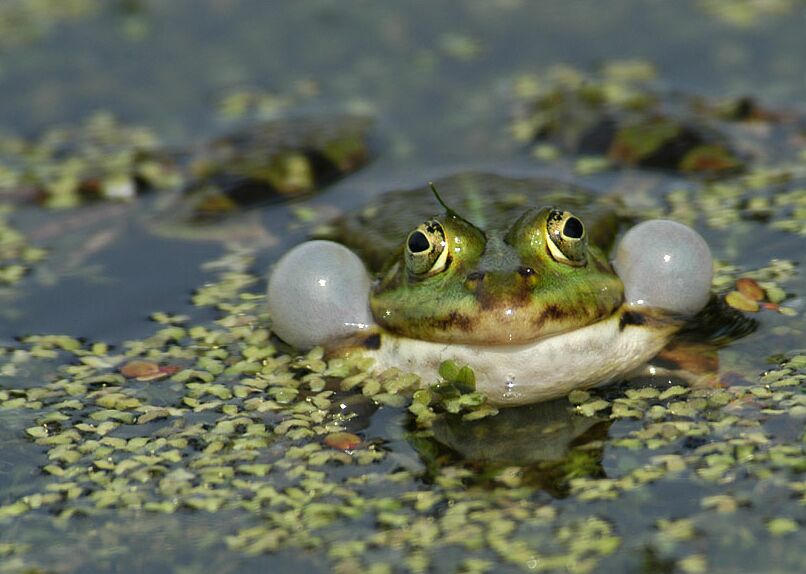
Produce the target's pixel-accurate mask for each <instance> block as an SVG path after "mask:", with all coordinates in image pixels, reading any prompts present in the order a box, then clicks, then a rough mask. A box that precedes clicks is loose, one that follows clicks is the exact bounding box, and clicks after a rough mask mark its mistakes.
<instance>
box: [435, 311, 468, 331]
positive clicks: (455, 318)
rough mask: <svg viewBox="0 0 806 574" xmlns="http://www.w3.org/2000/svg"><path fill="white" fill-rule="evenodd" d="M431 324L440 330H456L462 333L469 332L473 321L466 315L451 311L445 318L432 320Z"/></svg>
mask: <svg viewBox="0 0 806 574" xmlns="http://www.w3.org/2000/svg"><path fill="white" fill-rule="evenodd" d="M431 324H432V326H433V327H436V328H437V329H440V330H447V329H450V328H456V329H460V330H462V331H470V330H471V329H472V328H473V320H472V319H470V318H469V317H468V316H467V315H462V314H460V313H457V312H456V311H451V313H450V314H449V315H448V316H447V317H445V318H434V320H433V322H432V323H431Z"/></svg>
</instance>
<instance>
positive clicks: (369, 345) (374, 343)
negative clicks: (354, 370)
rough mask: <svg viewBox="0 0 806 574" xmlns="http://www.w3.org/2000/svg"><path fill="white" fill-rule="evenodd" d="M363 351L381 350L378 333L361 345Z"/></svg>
mask: <svg viewBox="0 0 806 574" xmlns="http://www.w3.org/2000/svg"><path fill="white" fill-rule="evenodd" d="M361 344H362V345H363V346H364V348H365V349H370V350H373V351H375V350H378V349H380V348H381V336H380V335H379V334H378V333H375V334H374V335H370V336H369V337H367V338H366V339H364V341H363V342H362V343H361Z"/></svg>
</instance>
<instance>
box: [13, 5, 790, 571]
mask: <svg viewBox="0 0 806 574" xmlns="http://www.w3.org/2000/svg"><path fill="white" fill-rule="evenodd" d="M804 25H806V5H804V4H803V3H802V2H800V1H798V0H775V1H768V2H758V1H752V0H743V1H741V2H720V1H718V0H700V1H690V2H657V1H636V0H613V1H611V2H607V3H604V2H597V1H594V0H573V1H568V2H562V3H561V2H526V1H522V0H493V1H491V0H466V1H463V2H458V1H455V2H454V1H439V2H427V3H426V2H412V3H397V4H395V5H389V4H387V3H378V2H370V1H363V0H352V1H334V0H309V1H305V2H299V1H292V0H274V1H272V2H264V1H260V0H177V1H174V2H170V3H169V2H157V1H156V0H154V1H149V0H113V1H105V2H102V1H100V0H9V1H7V2H4V3H2V5H0V82H2V85H3V90H2V93H0V104H2V105H0V303H2V304H1V305H0V572H109V571H120V572H155V571H157V572H161V571H165V572H196V571H210V570H213V569H215V570H216V571H220V572H262V571H265V570H267V569H272V570H273V571H292V570H295V569H297V570H298V569H301V568H302V569H305V570H306V571H337V572H352V571H369V572H378V573H381V572H398V571H401V572H403V571H406V572H408V571H411V572H426V571H439V572H442V571H446V572H453V571H461V572H468V573H470V572H500V571H532V572H583V573H584V572H636V573H638V572H640V573H659V574H660V573H677V572H681V573H687V574H697V573H700V572H709V573H712V572H760V571H764V572H798V571H806V550H804V548H806V535H804V531H803V526H804V524H806V475H805V474H804V473H805V472H806V455H805V454H806V453H804V448H806V434H804V420H806V392H804V390H806V330H804V327H803V314H804V313H806V308H804V293H805V292H806V278H805V277H804V275H803V272H802V269H801V266H802V259H803V253H804V236H806V120H804V118H806V107H804V104H803V102H804V101H806V74H804V71H806V70H804V63H803V54H804V53H806V35H804V34H803V29H804ZM558 85H559V86H563V87H564V88H563V89H566V90H568V91H566V92H563V93H565V94H569V93H576V92H574V90H578V89H580V86H589V85H596V86H599V87H600V89H601V93H599V92H597V94H598V96H601V95H602V94H604V95H605V96H606V97H607V98H611V99H610V100H608V102H609V103H610V105H612V106H613V107H614V108H618V107H619V105H621V106H622V107H621V108H620V109H621V110H622V111H623V110H625V109H629V107H630V106H629V105H626V106H625V105H624V104H625V102H628V101H629V102H633V103H634V102H635V101H636V100H634V99H631V98H632V96H634V95H636V94H638V95H639V96H642V97H643V96H645V95H646V94H652V96H651V97H653V98H658V99H659V100H660V101H661V102H662V105H663V106H664V109H666V108H667V107H668V108H671V109H674V110H676V111H677V112H679V114H680V115H681V116H682V117H683V118H685V119H684V121H685V122H688V123H689V124H692V122H693V125H694V126H695V128H696V129H697V130H699V129H700V127H703V126H701V125H700V123H702V124H707V126H704V127H703V133H705V134H708V135H706V136H703V137H711V136H710V134H711V130H712V129H719V130H724V133H725V134H727V135H726V136H725V138H726V139H727V141H728V143H729V146H732V147H736V148H738V149H739V150H740V153H739V157H741V161H742V169H741V170H726V172H725V173H723V174H714V173H706V174H702V173H693V172H692V171H691V170H689V171H686V170H676V169H675V170H672V169H661V170H658V169H654V167H653V166H649V167H647V166H646V165H642V164H639V163H635V162H633V163H632V165H628V166H626V167H625V166H624V165H620V164H619V161H617V160H618V159H619V158H616V157H614V156H613V155H612V154H611V155H610V156H609V159H608V160H607V161H605V160H603V158H602V157H600V156H597V155H595V154H594V153H591V152H589V151H580V149H579V148H575V147H574V146H573V145H567V146H566V145H565V141H566V140H565V139H564V136H562V135H560V136H557V137H554V138H553V139H552V137H547V138H545V139H542V140H541V139H540V138H539V137H535V136H536V135H539V134H537V131H538V130H536V128H535V125H534V124H533V123H530V122H534V121H535V119H534V117H530V116H529V115H528V113H529V110H533V109H534V106H535V105H536V104H535V102H539V101H540V98H541V97H544V96H545V95H546V94H547V93H550V91H551V89H553V87H556V86H558ZM625 94H627V96H629V97H625ZM598 96H597V97H598ZM603 97H604V96H603ZM741 98H745V99H744V100H742V99H741ZM692 99H693V100H692ZM692 101H693V103H692ZM742 101H744V102H751V101H752V104H747V105H746V106H745V107H749V108H750V110H751V111H750V112H749V113H747V114H741V113H739V114H735V115H747V116H752V117H750V118H749V121H747V122H744V120H746V119H748V118H745V117H742V118H740V119H741V120H742V121H741V122H736V121H733V120H735V119H736V118H731V121H728V120H727V119H726V118H725V117H723V116H724V114H723V116H720V115H719V114H720V113H722V112H720V111H719V110H722V109H723V108H724V106H726V105H729V104H730V103H731V102H734V103H735V102H742ZM681 102H682V103H681ZM726 102H727V103H726ZM720 106H722V107H720ZM680 110H682V111H680ZM715 110H716V111H715ZM626 113H629V112H626ZM698 122H700V123H698ZM738 124H742V125H738ZM687 125H688V124H687ZM260 126H268V127H266V128H265V131H260V130H261V129H264V128H262V127H260ZM714 126H716V128H715V127H714ZM530 130H532V131H530ZM524 133H525V135H526V137H525V138H524V137H519V135H520V136H524ZM698 133H699V132H698ZM261 134H264V135H261ZM265 134H268V135H265ZM322 134H325V135H322ZM264 136H265V137H264ZM222 137H223V139H221V138H222ZM262 138H263V139H262ZM709 141H710V140H709ZM216 142H217V143H216ZM283 146H286V147H287V148H289V149H291V151H288V149H286V148H284V147H283ZM277 149H283V150H285V151H282V153H278V152H277ZM720 149H721V148H720ZM233 150H235V151H233ZM264 151H265V154H264ZM720 153H721V152H720ZM250 154H251V155H250ZM261 154H264V155H261ZM271 154H275V155H271ZM253 156H256V157H258V158H259V159H258V160H254V157H253ZM264 156H265V157H277V158H278V159H277V160H276V161H277V163H271V164H270V165H268V166H266V165H264V164H262V163H260V162H261V161H262V158H263V157H264ZM719 157H720V158H723V156H721V155H720V156H719ZM255 161H257V163H258V164H259V165H258V168H254V167H253V163H254V162H255ZM306 162H309V163H306ZM627 163H629V162H627ZM310 165H313V166H314V167H310ZM244 166H245V167H244ZM667 167H668V166H667ZM239 169H243V170H255V169H257V170H264V169H265V170H266V171H265V172H261V173H268V176H267V177H268V178H269V180H270V181H271V185H270V186H267V185H265V184H263V185H262V186H261V185H258V186H257V188H258V191H259V192H260V193H263V192H265V190H266V188H267V187H272V188H273V189H274V192H276V191H277V190H278V189H279V190H280V191H283V190H285V192H286V195H283V194H282V193H280V194H279V195H278V194H276V193H274V192H273V193H274V194H273V195H271V197H270V198H269V199H268V200H266V199H265V197H262V196H261V197H259V198H258V199H255V198H254V195H255V191H254V190H255V186H253V185H252V184H251V183H250V185H243V184H242V181H241V179H242V178H240V176H241V175H242V172H238V171H237V170H239ZM467 170H473V171H488V172H494V173H497V174H500V175H504V176H509V177H517V178H524V177H542V178H544V177H552V178H557V179H560V180H562V181H565V182H570V183H575V184H578V185H582V186H584V187H587V188H589V189H592V190H593V191H595V192H598V193H602V194H606V193H617V194H618V195H619V196H620V197H621V198H622V200H623V202H624V205H625V206H626V207H625V210H626V211H627V212H628V215H629V216H630V217H638V218H642V217H654V216H664V217H671V218H674V219H677V220H681V221H683V222H685V223H688V224H690V225H692V226H694V227H695V228H696V229H697V230H698V231H700V232H701V233H702V234H703V236H704V237H705V238H706V239H707V240H708V242H709V244H710V246H711V249H712V251H713V253H714V256H715V258H716V259H717V261H718V265H717V272H716V276H715V283H714V291H715V293H716V301H717V303H715V304H714V306H715V308H716V309H717V312H716V318H714V319H713V320H712V321H711V322H710V323H709V320H708V318H707V317H704V318H702V321H701V324H700V325H699V327H698V329H699V330H697V332H696V333H693V334H691V336H690V337H689V338H688V339H687V340H686V341H684V342H685V343H686V344H685V345H683V344H681V345H679V347H678V348H677V349H676V352H674V353H670V354H668V356H667V357H666V358H667V360H668V359H670V358H673V359H675V360H676V361H677V362H678V364H680V363H682V364H683V365H684V366H685V367H686V368H687V369H688V371H689V372H696V373H698V375H699V377H698V380H699V383H700V384H696V385H692V386H689V385H688V384H687V383H686V382H685V381H684V380H683V379H682V378H680V377H677V376H669V377H652V378H644V379H639V380H632V381H625V382H623V383H619V384H617V385H614V386H611V387H609V388H606V389H602V390H597V391H595V392H591V393H580V392H577V393H574V394H572V395H571V396H569V398H568V399H561V400H559V401H555V402H552V403H546V404H540V405H534V406H530V407H524V408H520V409H512V410H502V411H501V412H499V413H498V414H493V413H491V412H489V411H485V410H484V406H483V405H482V406H481V407H479V405H475V404H471V402H472V401H466V402H465V403H462V402H461V398H459V399H456V398H454V399H453V400H452V399H451V398H450V397H448V398H446V399H445V400H444V401H442V402H440V400H439V399H433V398H432V401H431V402H428V401H426V400H424V399H423V396H422V395H416V394H414V391H415V388H416V384H417V381H416V380H414V379H413V378H411V377H409V376H408V375H406V374H404V373H384V374H380V375H379V374H373V373H371V371H369V370H368V369H369V366H368V364H367V363H366V362H365V361H362V360H361V359H360V358H353V359H350V360H330V359H327V358H326V357H323V356H322V353H321V350H318V349H315V350H314V351H312V352H311V353H308V354H303V355H299V354H296V353H295V352H294V351H293V349H290V348H289V347H287V346H285V345H284V344H283V343H281V342H280V341H278V340H277V339H275V338H272V336H271V333H270V318H269V317H267V315H266V312H265V309H264V307H265V300H264V297H263V292H264V290H265V274H266V271H267V270H268V269H269V268H270V266H271V264H272V263H273V262H274V261H275V260H276V259H277V258H278V257H279V255H280V254H282V253H283V252H284V251H285V250H287V249H288V248H289V247H290V246H292V245H294V244H296V243H298V242H300V241H302V240H303V239H304V238H305V237H308V236H310V235H311V234H312V233H314V231H315V230H317V229H320V228H321V226H322V225H324V224H326V223H327V222H329V221H331V220H332V219H333V218H334V217H336V216H338V215H339V214H341V213H344V212H346V211H349V210H351V209H354V208H357V207H358V206H360V205H362V204H364V203H365V202H367V201H368V200H370V199H372V198H374V197H377V196H378V195H379V194H381V193H383V192H385V191H388V190H395V189H401V188H409V187H419V186H422V185H423V184H424V183H425V182H427V181H430V180H436V179H439V178H442V177H446V176H448V175H451V174H454V173H457V172H460V171H467ZM249 173H250V174H251V173H254V171H250V172H249ZM278 174H279V175H278ZM300 174H302V175H300ZM261 177H262V176H261ZM234 181H235V182H236V183H233V182H234ZM284 186H285V187H284ZM281 188H282V189H281ZM286 188H287V189H286ZM190 189H194V190H195V193H190V192H189V191H188V190H190ZM221 189H223V190H225V192H226V193H223V194H222V193H219V191H220V190H221ZM299 192H301V193H299ZM258 195H259V194H258ZM199 198H201V199H199ZM244 198H246V199H244ZM261 198H262V199H261ZM222 212H227V213H223V214H222ZM230 212H231V213H230ZM738 279H742V281H739V282H738V283H737V280H738ZM757 289H760V290H761V292H760V294H759V295H758V296H757V297H756V296H755V293H756V291H755V290H757ZM445 374H446V372H443V375H445ZM447 378H448V379H450V376H448V377H447ZM437 379H438V374H437V373H434V381H436V380H437ZM426 382H431V381H426ZM451 409H455V410H458V411H459V412H458V414H457V413H454V414H446V412H445V411H446V410H451ZM485 415H486V416H485ZM473 419H476V420H473Z"/></svg>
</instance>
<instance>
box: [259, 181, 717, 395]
mask: <svg viewBox="0 0 806 574" xmlns="http://www.w3.org/2000/svg"><path fill="white" fill-rule="evenodd" d="M436 188H437V189H438V192H435V191H433V190H429V189H428V188H427V187H422V188H418V189H415V190H410V191H404V192H396V193H394V194H392V195H387V196H382V197H381V199H380V201H379V202H377V203H375V204H373V205H370V206H369V207H367V208H365V209H364V210H362V211H361V212H359V213H357V214H353V215H350V216H347V217H345V218H343V219H342V220H340V221H339V222H337V223H336V224H335V225H334V227H333V229H332V230H331V231H330V233H329V237H330V238H332V239H335V240H336V241H338V242H339V243H332V242H330V241H313V242H309V243H308V244H303V245H302V246H299V247H297V248H296V249H295V250H292V251H291V252H289V254H287V255H286V256H285V257H284V258H283V259H281V260H280V261H279V262H278V264H277V267H276V268H275V271H274V273H273V275H272V277H271V279H270V281H269V292H268V302H269V311H270V314H271V315H272V320H273V326H274V330H275V332H276V333H277V334H278V335H279V336H280V337H281V338H283V339H285V340H286V341H287V342H289V343H291V344H294V345H297V346H299V347H308V346H313V345H316V344H324V345H325V346H327V347H329V348H331V349H338V350H340V351H342V352H343V351H345V350H354V349H356V348H360V349H362V351H363V352H365V353H368V354H370V355H371V356H373V357H374V358H375V361H376V366H377V367H378V368H379V369H384V368H387V367H398V368H401V369H404V370H406V371H413V372H416V373H418V374H419V375H420V376H421V377H422V378H423V380H426V381H428V380H430V379H432V378H433V376H434V373H435V372H436V370H437V367H438V365H439V364H440V363H441V362H442V361H445V360H453V361H456V362H457V363H460V364H467V365H470V366H471V367H472V368H473V370H474V371H475V374H476V381H477V390H479V391H481V392H483V393H484V394H485V395H486V396H487V397H488V400H489V401H490V402H491V403H493V404H496V405H500V406H515V405H520V404H527V403H533V402H539V401H543V400H547V399H551V398H555V397H558V396H562V395H565V394H567V393H568V392H569V391H571V390H573V389H580V388H589V387H592V386H595V385H599V384H603V383H606V382H609V381H613V380H616V379H618V378H620V377H623V376H624V375H625V374H626V373H628V372H630V371H631V370H633V369H635V368H636V367H639V366H640V365H642V364H644V363H645V362H646V361H647V360H649V359H651V358H652V357H653V356H654V355H656V354H657V353H658V351H660V350H661V349H662V348H663V346H664V345H665V344H666V343H667V342H668V341H669V339H670V338H671V336H672V335H673V334H674V333H675V332H676V331H677V330H678V329H679V328H680V327H681V325H682V324H683V322H684V320H685V317H687V316H689V315H691V314H693V313H694V312H696V311H697V310H699V309H700V308H702V307H703V306H704V305H705V303H706V302H707V300H708V295H709V287H710V279H711V258H710V252H709V251H708V247H707V245H706V244H705V242H704V241H703V240H702V238H700V237H699V235H697V234H696V232H694V231H693V230H690V229H689V228H687V227H685V226H683V225H681V224H678V223H674V222H670V221H655V222H648V223H644V224H641V225H639V226H636V228H634V230H632V231H630V232H628V234H627V235H625V236H624V237H623V238H622V240H621V243H620V244H619V248H618V249H617V251H616V257H615V259H614V260H613V261H611V260H610V258H609V254H610V251H611V246H612V245H613V243H614V240H615V239H616V237H617V235H618V231H619V218H618V217H617V214H616V211H617V209H616V208H617V204H616V202H614V200H613V199H612V198H607V197H601V196H597V195H596V194H594V193H592V192H589V191H586V190H583V189H580V188H577V187H574V186H571V185H568V184H564V183H560V182H556V181H550V180H528V179H527V180H519V179H513V178H508V177H502V176H497V175H489V174H479V173H462V174H458V175H456V176H453V177H449V178H447V179H445V180H443V181H441V182H439V183H438V184H437V185H436ZM642 225H643V226H646V225H650V229H648V230H646V229H644V230H643V231H639V232H638V235H637V238H636V237H635V236H633V238H631V237H630V235H631V234H633V231H636V230H638V228H640V227H641V226H642ZM364 265H366V271H365V270H364ZM367 271H368V273H367Z"/></svg>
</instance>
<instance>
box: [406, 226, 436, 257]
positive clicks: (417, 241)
mask: <svg viewBox="0 0 806 574" xmlns="http://www.w3.org/2000/svg"><path fill="white" fill-rule="evenodd" d="M430 247H431V244H430V243H429V242H428V238H427V237H426V236H425V233H423V232H422V231H415V232H414V233H412V234H411V235H409V251H411V252H412V253H421V252H423V251H428V249H429V248H430Z"/></svg>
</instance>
